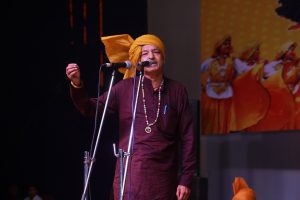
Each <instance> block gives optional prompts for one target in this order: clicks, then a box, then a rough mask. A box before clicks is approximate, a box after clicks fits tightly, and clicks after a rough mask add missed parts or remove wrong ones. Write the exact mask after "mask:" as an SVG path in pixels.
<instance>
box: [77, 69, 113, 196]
mask: <svg viewBox="0 0 300 200" xmlns="http://www.w3.org/2000/svg"><path fill="white" fill-rule="evenodd" d="M115 71H116V70H115V69H114V70H113V72H112V75H111V80H110V85H109V89H108V93H107V98H106V101H105V105H104V110H103V114H102V118H101V122H100V127H99V130H98V135H97V139H96V143H95V148H94V151H93V154H92V157H91V159H90V161H91V162H90V165H89V168H88V172H87V175H86V178H85V185H84V190H83V193H82V196H81V200H85V197H86V190H87V186H88V184H89V180H90V175H91V171H92V168H93V164H94V161H95V156H96V151H97V147H98V142H99V138H100V136H101V131H102V126H103V122H104V117H105V114H106V110H107V104H108V101H109V97H110V92H111V88H112V85H113V82H114V79H115ZM96 112H97V111H96Z"/></svg>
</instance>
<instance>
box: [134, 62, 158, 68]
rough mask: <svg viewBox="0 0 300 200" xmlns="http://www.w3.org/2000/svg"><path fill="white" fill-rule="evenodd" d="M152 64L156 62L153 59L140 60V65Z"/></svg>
mask: <svg viewBox="0 0 300 200" xmlns="http://www.w3.org/2000/svg"><path fill="white" fill-rule="evenodd" d="M152 64H156V62H155V61H152V60H146V61H142V62H138V66H141V67H147V66H150V65H152Z"/></svg>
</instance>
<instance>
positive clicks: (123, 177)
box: [113, 68, 143, 200]
mask: <svg viewBox="0 0 300 200" xmlns="http://www.w3.org/2000/svg"><path fill="white" fill-rule="evenodd" d="M142 69H143V68H142ZM142 69H141V71H140V72H139V73H140V74H139V82H138V87H137V92H136V97H135V101H134V109H133V113H132V122H131V129H130V135H129V142H128V149H127V152H124V151H123V150H122V149H119V151H118V152H119V153H116V148H115V144H113V147H114V154H115V156H116V157H118V158H120V161H119V166H120V169H119V170H120V171H119V173H120V176H119V177H120V180H119V183H120V191H119V194H120V196H119V199H120V200H123V198H124V188H125V183H126V175H127V171H128V162H129V157H130V156H131V154H132V152H131V150H132V148H131V147H132V140H133V135H134V124H135V115H136V108H137V103H138V98H139V91H140V85H141V80H142V74H143V73H142ZM134 89H135V88H133V94H134ZM125 156H126V162H125V170H124V169H123V160H124V157H125ZM123 171H124V173H123Z"/></svg>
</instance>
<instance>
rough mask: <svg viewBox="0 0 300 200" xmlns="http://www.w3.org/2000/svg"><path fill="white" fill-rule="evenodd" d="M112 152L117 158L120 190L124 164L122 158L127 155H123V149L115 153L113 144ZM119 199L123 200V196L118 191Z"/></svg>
mask: <svg viewBox="0 0 300 200" xmlns="http://www.w3.org/2000/svg"><path fill="white" fill-rule="evenodd" d="M113 150H114V154H115V156H116V157H117V158H119V162H120V163H119V166H120V167H119V186H120V188H122V184H123V171H124V166H123V162H124V157H125V156H127V155H128V154H127V153H125V152H124V151H123V149H119V151H118V153H117V151H116V145H115V143H114V144H113ZM119 199H120V200H122V199H123V195H122V191H121V190H119Z"/></svg>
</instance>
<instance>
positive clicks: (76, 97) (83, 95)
mask: <svg viewBox="0 0 300 200" xmlns="http://www.w3.org/2000/svg"><path fill="white" fill-rule="evenodd" d="M116 90H118V86H117V85H116V86H113V88H112V90H111V94H110V97H109V98H110V99H109V101H108V106H107V112H108V113H109V114H113V113H114V112H115V111H116V108H117V98H116V94H117V92H116ZM70 95H71V99H72V101H73V104H74V106H75V107H76V109H77V110H78V111H79V112H80V113H81V114H82V115H83V116H86V117H93V116H94V115H95V112H96V107H97V100H98V109H99V112H101V113H102V111H103V109H104V106H105V101H106V98H107V92H105V93H104V94H103V95H101V96H99V98H90V97H89V96H88V93H87V91H86V89H85V88H84V87H82V88H75V87H73V86H72V85H70Z"/></svg>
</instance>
